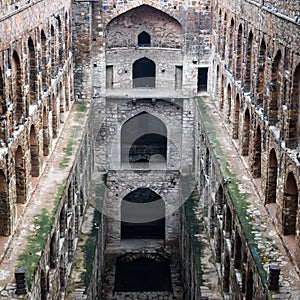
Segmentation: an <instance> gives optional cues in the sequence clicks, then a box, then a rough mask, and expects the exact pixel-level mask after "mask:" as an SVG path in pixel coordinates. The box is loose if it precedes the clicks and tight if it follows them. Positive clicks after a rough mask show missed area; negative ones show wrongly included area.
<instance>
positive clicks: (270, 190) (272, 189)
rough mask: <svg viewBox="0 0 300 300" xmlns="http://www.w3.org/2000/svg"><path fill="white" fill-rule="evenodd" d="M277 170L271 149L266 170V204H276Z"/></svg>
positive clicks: (275, 157) (275, 158) (274, 156)
mask: <svg viewBox="0 0 300 300" xmlns="http://www.w3.org/2000/svg"><path fill="white" fill-rule="evenodd" d="M277 168H278V163H277V156H276V152H275V150H274V149H272V150H271V152H270V155H269V162H268V169H267V170H268V171H267V184H266V204H269V203H276V187H277Z"/></svg>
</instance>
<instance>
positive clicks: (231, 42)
mask: <svg viewBox="0 0 300 300" xmlns="http://www.w3.org/2000/svg"><path fill="white" fill-rule="evenodd" d="M233 35H234V19H233V18H232V19H231V22H230V26H229V41H228V42H229V47H228V68H229V70H231V71H232V61H233V46H234V39H233Z"/></svg>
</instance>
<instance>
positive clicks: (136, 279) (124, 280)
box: [115, 253, 172, 292]
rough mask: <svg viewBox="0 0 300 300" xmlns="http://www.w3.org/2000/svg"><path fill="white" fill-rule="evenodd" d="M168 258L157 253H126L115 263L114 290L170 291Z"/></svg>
mask: <svg viewBox="0 0 300 300" xmlns="http://www.w3.org/2000/svg"><path fill="white" fill-rule="evenodd" d="M170 275H171V270H170V260H169V259H168V258H164V257H162V256H160V255H157V254H153V253H152V254H151V255H145V256H141V255H126V256H122V257H119V258H118V259H117V264H116V277H115V291H117V292H151V291H152V292H160V291H172V283H171V276H170Z"/></svg>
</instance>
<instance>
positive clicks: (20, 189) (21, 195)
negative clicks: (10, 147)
mask: <svg viewBox="0 0 300 300" xmlns="http://www.w3.org/2000/svg"><path fill="white" fill-rule="evenodd" d="M23 156H24V154H23V150H22V148H21V146H18V148H17V151H16V154H15V176H16V194H17V199H16V200H17V201H16V202H17V203H25V202H26V198H27V186H26V170H25V164H24V157H23Z"/></svg>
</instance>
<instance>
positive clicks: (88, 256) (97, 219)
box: [81, 209, 101, 288]
mask: <svg viewBox="0 0 300 300" xmlns="http://www.w3.org/2000/svg"><path fill="white" fill-rule="evenodd" d="M100 223H101V213H100V211H98V210H97V209H95V210H94V218H93V227H92V231H91V233H90V234H89V236H88V238H87V240H86V243H85V245H84V246H83V252H84V263H83V266H84V269H85V272H82V274H81V279H82V280H83V281H84V283H85V286H86V288H88V286H89V284H90V281H91V276H92V271H93V265H94V264H93V262H94V257H95V252H96V246H97V240H98V231H99V226H100Z"/></svg>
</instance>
